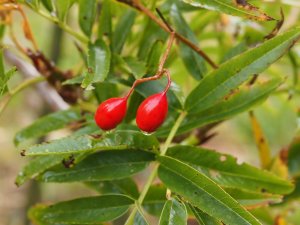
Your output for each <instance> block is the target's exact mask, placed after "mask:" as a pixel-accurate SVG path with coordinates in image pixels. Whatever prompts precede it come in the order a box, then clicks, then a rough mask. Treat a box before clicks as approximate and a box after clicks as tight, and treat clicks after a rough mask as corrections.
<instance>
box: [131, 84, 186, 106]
mask: <svg viewBox="0 0 300 225" xmlns="http://www.w3.org/2000/svg"><path fill="white" fill-rule="evenodd" d="M164 80H165V79H164ZM166 82H167V81H165V82H164V83H162V82H161V81H160V80H156V81H150V82H145V83H141V84H139V85H138V86H137V87H136V88H135V90H136V91H137V92H138V93H139V94H141V95H142V96H144V97H148V96H150V95H152V94H155V93H158V92H160V91H163V90H164V88H165V85H166ZM167 98H168V103H169V107H170V108H173V109H182V105H181V102H180V101H179V99H178V97H177V96H176V95H175V93H174V91H173V90H172V89H171V90H169V91H168V92H167Z"/></svg>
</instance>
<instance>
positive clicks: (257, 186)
mask: <svg viewBox="0 0 300 225" xmlns="http://www.w3.org/2000/svg"><path fill="white" fill-rule="evenodd" d="M167 155H168V156H170V157H172V158H176V159H177V160H180V161H182V162H186V163H188V164H189V165H191V166H193V167H195V168H196V169H197V170H199V171H200V172H204V173H206V174H207V176H209V177H210V178H211V179H213V180H214V181H215V182H217V183H218V184H220V185H222V186H225V187H233V188H238V189H245V190H249V191H257V192H261V191H263V192H269V193H275V194H285V193H289V192H291V191H292V190H293V185H292V184H291V183H290V182H289V181H287V180H283V179H282V178H280V177H277V176H275V175H274V174H272V173H270V172H268V171H265V170H260V169H258V168H255V167H253V166H251V165H249V164H246V163H242V164H238V163H237V161H236V159H235V158H234V157H232V156H230V155H226V154H221V153H218V152H215V151H212V150H208V149H203V148H196V147H192V146H175V147H172V148H170V149H168V152H167Z"/></svg>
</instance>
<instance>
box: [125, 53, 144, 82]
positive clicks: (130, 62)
mask: <svg viewBox="0 0 300 225" xmlns="http://www.w3.org/2000/svg"><path fill="white" fill-rule="evenodd" d="M123 59H124V62H125V63H126V65H127V67H128V70H129V71H130V73H131V74H132V75H133V76H134V77H135V78H136V79H139V78H141V77H142V76H144V75H145V74H146V65H145V63H144V62H143V61H139V60H138V59H136V58H134V57H125V58H123Z"/></svg>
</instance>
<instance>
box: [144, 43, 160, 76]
mask: <svg viewBox="0 0 300 225" xmlns="http://www.w3.org/2000/svg"><path fill="white" fill-rule="evenodd" d="M162 50H163V43H162V42H161V41H156V42H154V44H153V45H152V47H151V49H150V52H149V55H148V57H147V73H148V74H155V73H156V72H157V68H158V65H159V60H160V57H161V55H162Z"/></svg>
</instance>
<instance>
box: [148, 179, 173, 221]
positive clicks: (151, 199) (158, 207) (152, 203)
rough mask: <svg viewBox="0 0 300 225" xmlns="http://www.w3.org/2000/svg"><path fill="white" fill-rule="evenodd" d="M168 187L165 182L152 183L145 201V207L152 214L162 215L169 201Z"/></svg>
mask: <svg viewBox="0 0 300 225" xmlns="http://www.w3.org/2000/svg"><path fill="white" fill-rule="evenodd" d="M166 192H167V188H166V187H165V186H164V185H163V184H156V185H152V186H151V187H150V188H149V190H148V192H147V194H146V196H145V199H144V201H143V208H144V209H145V210H146V211H147V212H148V213H150V214H152V215H155V216H157V217H159V216H160V214H161V212H162V209H163V208H164V205H165V203H166V201H167V198H166Z"/></svg>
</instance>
